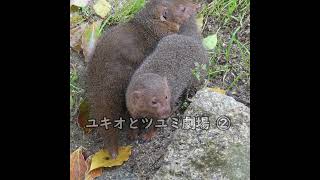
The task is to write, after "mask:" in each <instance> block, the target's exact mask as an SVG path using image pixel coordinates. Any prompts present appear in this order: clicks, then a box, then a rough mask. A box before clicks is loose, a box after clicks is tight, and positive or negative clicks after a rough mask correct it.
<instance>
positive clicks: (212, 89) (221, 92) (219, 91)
mask: <svg viewBox="0 0 320 180" xmlns="http://www.w3.org/2000/svg"><path fill="white" fill-rule="evenodd" d="M208 89H209V90H210V91H212V92H216V93H219V94H226V91H225V90H223V89H220V88H219V87H214V88H208Z"/></svg>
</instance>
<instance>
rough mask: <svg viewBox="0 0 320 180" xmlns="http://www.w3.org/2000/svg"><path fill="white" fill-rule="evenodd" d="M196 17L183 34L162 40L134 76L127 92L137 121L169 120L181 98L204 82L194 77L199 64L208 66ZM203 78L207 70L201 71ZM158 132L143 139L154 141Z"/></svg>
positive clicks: (130, 109)
mask: <svg viewBox="0 0 320 180" xmlns="http://www.w3.org/2000/svg"><path fill="white" fill-rule="evenodd" d="M194 21H195V20H194V18H192V19H191V21H190V22H189V23H187V24H186V26H185V28H182V29H181V33H180V34H179V35H178V34H174V35H169V36H166V37H164V38H162V39H161V40H160V41H159V43H158V45H157V47H156V48H155V50H154V52H153V53H152V54H151V55H149V56H148V57H147V58H146V59H145V60H144V61H143V63H142V64H141V66H140V67H139V68H138V69H137V70H136V72H135V73H134V74H133V76H132V78H131V81H130V83H129V85H128V88H127V92H126V103H127V108H128V111H129V113H130V115H131V116H132V117H133V118H152V119H154V122H155V120H157V119H163V118H167V117H169V116H170V114H171V112H172V111H171V110H172V109H173V108H174V106H175V103H176V102H177V101H178V98H179V97H180V96H181V95H182V94H183V92H184V91H185V90H187V89H190V88H197V87H198V86H199V85H200V84H201V83H202V81H199V80H197V79H196V78H195V77H194V75H193V74H192V69H194V68H195V62H197V63H199V64H208V63H209V59H208V54H207V52H206V50H205V49H204V48H203V46H202V43H201V35H200V34H199V33H198V31H197V27H196V24H195V23H194ZM199 73H201V74H202V75H205V71H204V70H201V72H199ZM155 132H156V129H155V127H154V125H153V126H151V127H150V129H149V130H148V132H147V133H146V134H144V136H143V139H145V140H150V139H151V138H152V137H153V136H154V135H155Z"/></svg>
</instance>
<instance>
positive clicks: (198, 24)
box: [196, 14, 203, 32]
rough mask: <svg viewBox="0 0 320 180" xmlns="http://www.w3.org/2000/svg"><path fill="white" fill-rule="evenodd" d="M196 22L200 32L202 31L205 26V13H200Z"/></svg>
mask: <svg viewBox="0 0 320 180" xmlns="http://www.w3.org/2000/svg"><path fill="white" fill-rule="evenodd" d="M196 24H197V27H198V30H199V32H201V30H202V26H203V14H200V15H198V16H197V19H196Z"/></svg>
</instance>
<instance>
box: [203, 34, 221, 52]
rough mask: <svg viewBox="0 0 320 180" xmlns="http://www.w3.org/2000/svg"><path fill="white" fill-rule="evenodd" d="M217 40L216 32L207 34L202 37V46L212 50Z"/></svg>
mask: <svg viewBox="0 0 320 180" xmlns="http://www.w3.org/2000/svg"><path fill="white" fill-rule="evenodd" d="M217 41H218V38H217V34H213V35H209V36H207V37H206V38H204V39H203V46H204V47H205V48H206V49H207V50H212V49H214V48H215V47H216V45H217Z"/></svg>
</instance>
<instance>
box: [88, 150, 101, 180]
mask: <svg viewBox="0 0 320 180" xmlns="http://www.w3.org/2000/svg"><path fill="white" fill-rule="evenodd" d="M92 156H93V155H91V156H90V157H88V158H87V160H86V163H87V167H90V164H91V160H92ZM101 174H102V168H98V169H94V170H92V171H89V168H88V169H87V171H86V174H85V178H84V179H85V180H93V179H94V178H96V177H99V176H101Z"/></svg>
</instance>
